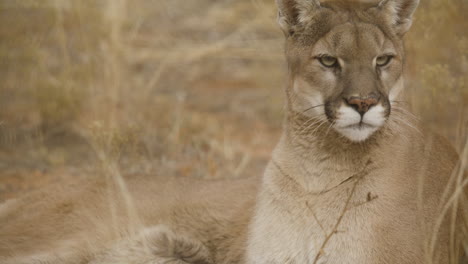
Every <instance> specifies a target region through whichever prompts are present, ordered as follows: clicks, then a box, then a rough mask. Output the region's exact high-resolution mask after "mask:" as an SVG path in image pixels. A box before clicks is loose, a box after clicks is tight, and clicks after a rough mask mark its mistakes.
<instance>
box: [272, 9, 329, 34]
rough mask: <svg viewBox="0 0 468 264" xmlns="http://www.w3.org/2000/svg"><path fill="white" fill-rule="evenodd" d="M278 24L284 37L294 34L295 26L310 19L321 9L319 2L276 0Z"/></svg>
mask: <svg viewBox="0 0 468 264" xmlns="http://www.w3.org/2000/svg"><path fill="white" fill-rule="evenodd" d="M276 4H277V5H278V24H279V26H280V28H281V30H283V32H284V34H285V35H286V36H290V35H292V34H294V31H295V28H296V26H297V25H298V24H299V23H301V22H304V21H307V19H310V18H311V16H312V15H313V14H314V12H315V11H317V10H319V9H320V8H321V6H320V2H319V0H276Z"/></svg>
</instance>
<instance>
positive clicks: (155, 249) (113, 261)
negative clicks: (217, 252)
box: [89, 226, 213, 264]
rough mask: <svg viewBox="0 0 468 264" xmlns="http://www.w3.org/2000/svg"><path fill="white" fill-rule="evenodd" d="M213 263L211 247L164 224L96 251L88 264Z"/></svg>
mask: <svg viewBox="0 0 468 264" xmlns="http://www.w3.org/2000/svg"><path fill="white" fill-rule="evenodd" d="M120 263H121V264H124V263H138V264H140V263H141V264H211V263H213V261H212V259H211V256H210V252H209V250H208V249H207V248H206V247H205V246H204V245H203V244H202V243H201V242H200V241H197V240H195V239H192V238H190V237H187V236H182V235H178V234H175V233H174V232H172V231H171V230H170V229H168V228H167V227H165V226H156V227H151V228H146V229H144V230H143V231H142V232H140V234H138V235H136V236H134V237H130V238H126V239H124V240H122V241H119V242H117V243H116V244H114V245H112V246H111V247H110V248H108V249H106V250H104V251H103V252H101V253H100V254H97V255H96V256H95V257H94V258H93V259H92V260H91V261H90V262H89V264H120Z"/></svg>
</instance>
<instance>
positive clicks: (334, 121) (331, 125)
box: [325, 120, 336, 136]
mask: <svg viewBox="0 0 468 264" xmlns="http://www.w3.org/2000/svg"><path fill="white" fill-rule="evenodd" d="M335 123H336V120H333V122H331V124H330V125H329V126H328V129H327V132H326V133H325V136H327V135H328V132H330V128H332V127H333V126H334V125H335Z"/></svg>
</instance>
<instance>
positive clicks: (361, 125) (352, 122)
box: [333, 104, 388, 142]
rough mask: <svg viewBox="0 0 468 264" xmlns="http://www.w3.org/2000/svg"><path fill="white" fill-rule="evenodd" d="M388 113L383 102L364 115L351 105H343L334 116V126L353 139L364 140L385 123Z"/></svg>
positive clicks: (339, 131)
mask: <svg viewBox="0 0 468 264" xmlns="http://www.w3.org/2000/svg"><path fill="white" fill-rule="evenodd" d="M386 113H387V111H386V109H385V108H384V107H383V106H382V105H381V104H378V105H376V106H374V107H372V108H370V109H369V111H367V112H366V113H364V114H362V115H361V114H360V113H358V112H357V111H356V110H355V109H353V108H351V107H349V106H346V105H341V106H340V107H339V108H338V111H337V112H336V115H335V116H334V118H333V124H334V125H333V128H334V129H335V130H336V131H337V132H338V133H340V134H341V135H343V136H345V137H346V138H348V139H350V140H351V141H355V142H362V141H365V140H366V139H368V138H369V137H370V136H371V135H372V134H374V133H375V132H376V131H377V130H379V129H380V128H381V127H382V126H383V125H384V124H385V122H386V121H387V117H388V115H387V114H386Z"/></svg>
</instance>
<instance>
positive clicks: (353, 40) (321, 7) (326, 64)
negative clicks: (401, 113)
mask: <svg viewBox="0 0 468 264" xmlns="http://www.w3.org/2000/svg"><path fill="white" fill-rule="evenodd" d="M400 2H405V1H404V0H401V1H400ZM406 2H409V1H406ZM283 3H284V1H283ZM395 3H398V1H383V2H381V3H380V4H378V5H377V4H374V5H369V4H362V3H355V2H352V3H344V2H343V3H342V2H328V3H319V2H318V1H314V0H304V1H302V2H301V1H297V5H296V7H295V9H292V10H291V9H289V10H288V9H287V8H285V9H283V10H282V12H283V13H281V11H280V15H279V23H280V25H281V26H282V28H283V30H284V32H285V34H286V37H287V41H286V52H287V59H288V64H289V69H290V83H291V85H290V87H289V89H288V97H289V101H288V103H289V108H290V109H292V111H294V112H295V113H301V114H303V115H306V116H307V117H310V118H314V117H315V118H317V117H323V118H324V119H325V118H326V120H327V121H328V122H329V125H328V126H330V127H331V128H333V129H335V130H336V131H337V132H339V133H340V134H341V135H343V136H345V137H346V138H348V139H350V140H351V141H356V142H359V141H364V140H366V139H367V138H369V137H370V136H371V135H372V134H373V133H374V132H376V131H377V130H379V128H381V127H382V126H384V125H385V123H386V121H387V120H388V118H389V116H390V114H391V100H393V99H394V97H396V95H397V94H398V92H399V91H400V88H401V87H400V86H401V85H402V71H403V59H404V54H403V47H402V46H403V45H402V40H401V38H402V37H403V35H404V33H405V32H406V31H407V30H408V28H409V25H408V24H410V23H411V21H410V20H409V21H406V20H405V19H404V18H403V17H400V15H401V14H398V13H397V12H398V11H400V10H402V9H401V8H400V7H399V6H396V5H395ZM411 3H413V4H414V3H416V5H417V1H411ZM392 4H393V5H392ZM279 5H280V4H279ZM416 5H415V6H414V8H415V7H416ZM280 10H281V5H280ZM413 11H414V10H412V11H411V14H412V12H413ZM291 21H293V22H291ZM405 23H406V24H405Z"/></svg>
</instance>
